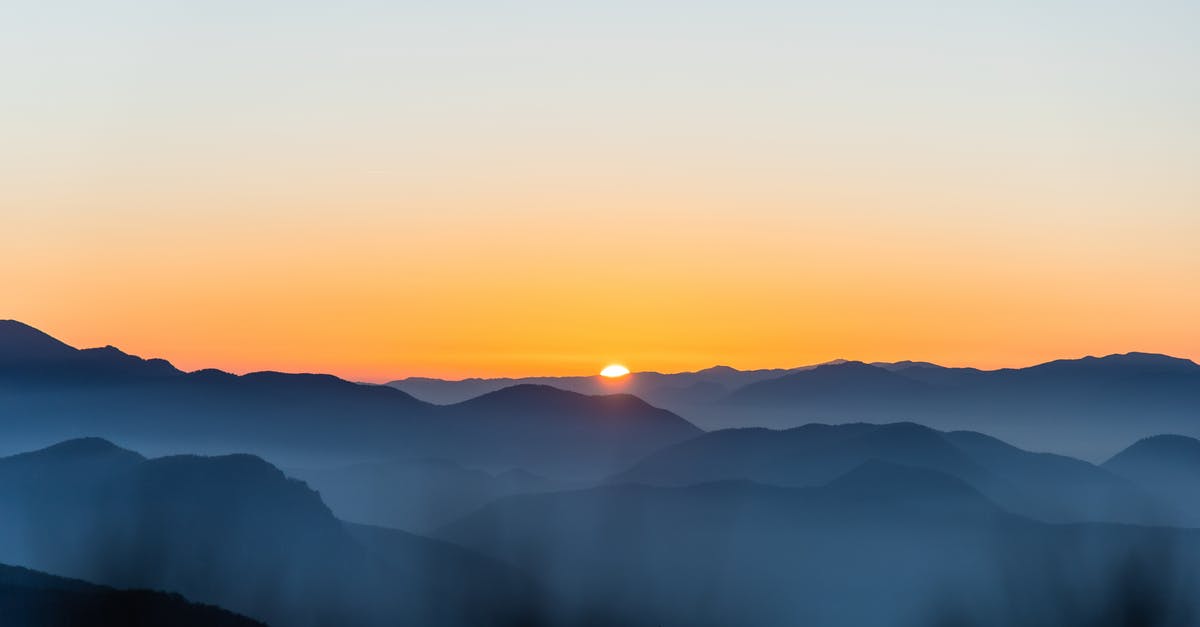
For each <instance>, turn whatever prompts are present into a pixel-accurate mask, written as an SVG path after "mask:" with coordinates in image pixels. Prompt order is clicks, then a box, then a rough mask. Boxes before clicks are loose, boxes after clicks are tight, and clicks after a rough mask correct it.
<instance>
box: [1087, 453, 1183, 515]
mask: <svg viewBox="0 0 1200 627" xmlns="http://www.w3.org/2000/svg"><path fill="white" fill-rule="evenodd" d="M1103 466H1104V468H1105V469H1106V470H1109V471H1111V472H1112V473H1113V474H1116V475H1119V476H1121V477H1124V478H1125V479H1128V480H1129V481H1130V482H1132V483H1134V484H1136V485H1137V486H1138V487H1139V488H1141V489H1142V490H1145V491H1146V492H1147V493H1150V494H1153V495H1155V496H1156V497H1158V499H1159V501H1160V502H1163V503H1169V504H1171V506H1172V510H1173V513H1174V514H1175V515H1176V516H1177V517H1178V519H1177V520H1176V522H1177V523H1178V524H1180V525H1186V526H1191V527H1195V526H1200V440H1196V439H1195V438H1189V437H1184V436H1179V435H1157V436H1153V437H1149V438H1145V439H1143V440H1140V441H1138V442H1136V443H1134V444H1133V445H1131V446H1130V447H1129V448H1127V449H1125V450H1123V451H1121V452H1120V453H1117V454H1116V455H1114V456H1113V457H1112V459H1109V460H1108V461H1106V462H1104V464H1103Z"/></svg>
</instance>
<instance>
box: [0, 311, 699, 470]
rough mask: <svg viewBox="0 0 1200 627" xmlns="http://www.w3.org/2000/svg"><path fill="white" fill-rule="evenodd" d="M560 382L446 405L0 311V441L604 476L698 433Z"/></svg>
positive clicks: (19, 446) (297, 461) (7, 446)
mask: <svg viewBox="0 0 1200 627" xmlns="http://www.w3.org/2000/svg"><path fill="white" fill-rule="evenodd" d="M555 392H556V391H553V390H551V391H547V390H538V389H528V388H519V389H518V391H516V392H507V393H497V394H498V396H494V397H493V396H489V397H487V398H484V399H478V400H476V401H472V402H466V403H460V404H458V405H455V406H449V407H441V406H436V405H432V404H429V403H425V402H423V401H419V400H417V399H415V398H413V397H412V396H410V395H408V394H406V393H404V392H401V391H400V390H397V389H394V388H391V387H387V386H379V385H364V384H357V383H352V382H349V381H344V380H342V379H339V378H337V377H333V376H330V375H319V374H284V373H278V372H255V373H249V374H245V375H241V376H238V375H233V374H229V373H225V372H221V371H219V370H200V371H197V372H190V373H188V372H182V371H179V370H177V369H175V368H174V367H172V366H171V365H170V364H169V363H167V362H165V361H162V360H155V359H150V360H145V359H141V358H139V357H135V356H132V355H127V354H125V353H122V352H121V351H119V350H117V349H115V348H111V347H106V348H102V349H84V350H78V349H75V348H72V347H70V346H67V345H66V344H63V343H62V342H59V341H57V340H55V339H53V338H51V337H50V336H48V335H46V334H44V333H42V332H40V331H37V330H36V329H33V328H32V327H28V326H26V325H23V324H20V323H16V322H12V321H9V322H6V323H4V324H0V436H3V437H0V453H4V452H7V453H12V452H17V451H20V450H28V449H31V448H37V447H41V446H45V445H47V444H49V443H51V442H56V441H60V440H63V439H69V438H77V437H83V436H102V437H108V438H113V439H118V440H120V441H122V442H125V443H127V444H129V445H130V446H133V447H136V448H137V449H139V450H143V451H146V452H149V453H151V454H155V455H164V454H172V453H182V452H190V453H206V454H221V453H229V452H234V451H244V452H251V453H255V454H258V455H262V456H264V457H267V458H269V459H272V460H273V461H276V462H278V463H281V464H284V465H287V466H295V467H316V466H330V465H345V464H353V463H361V462H367V461H371V462H374V461H391V460H397V459H424V458H444V459H448V460H450V461H453V462H455V463H459V464H462V465H465V466H471V467H487V468H490V469H496V470H505V469H508V468H525V469H527V470H530V471H532V472H535V473H538V474H546V473H551V472H556V471H557V470H558V469H560V468H565V469H567V470H569V471H571V472H572V473H579V474H588V475H593V476H601V475H604V474H608V473H611V472H614V471H616V470H618V469H619V468H620V467H621V466H622V465H625V464H627V463H628V462H629V461H631V460H632V458H633V457H636V456H637V455H640V454H642V453H644V452H648V451H649V450H653V449H655V448H657V447H660V446H664V445H666V444H670V443H673V442H676V441H678V440H679V439H682V438H684V437H690V436H691V435H694V434H696V433H699V430H698V429H696V428H695V427H694V426H692V425H691V424H689V423H687V422H686V421H685V420H683V419H682V418H680V417H678V416H675V415H673V414H670V413H669V412H666V411H663V410H658V409H655V408H653V407H650V406H648V405H646V404H645V403H642V402H640V401H636V400H635V399H631V398H628V397H617V398H615V399H611V400H606V399H605V398H604V397H590V396H587V397H585V396H583V395H578V394H576V395H574V396H571V397H569V398H560V397H558V396H555ZM641 420H646V421H647V423H646V424H642V423H641V422H640V421H641ZM506 422H512V423H513V424H512V425H511V426H509V425H507V424H506ZM533 442H536V443H537V446H533V445H531V443H533ZM597 443H599V447H597Z"/></svg>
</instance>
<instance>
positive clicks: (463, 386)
mask: <svg viewBox="0 0 1200 627" xmlns="http://www.w3.org/2000/svg"><path fill="white" fill-rule="evenodd" d="M807 367H808V366H805V367H804V368H807ZM793 370H794V369H782V368H775V369H765V370H737V369H734V368H730V367H729V366H713V367H711V368H705V369H704V370H697V371H695V372H679V373H672V374H664V373H661V372H635V373H633V374H631V375H628V376H625V377H621V378H620V379H609V378H606V377H602V376H599V375H593V376H584V377H526V378H521V379H512V378H497V379H478V378H474V379H462V380H457V381H454V380H445V379H432V378H428V377H410V378H407V379H399V380H396V381H392V382H390V383H388V385H389V386H392V387H394V388H396V389H399V390H403V391H405V392H407V393H409V394H412V395H413V396H415V397H417V398H419V399H422V400H425V401H428V402H431V403H437V404H439V405H452V404H454V403H461V402H462V401H465V400H469V399H472V398H475V397H476V396H481V395H483V394H487V393H489V392H495V391H497V390H501V389H504V388H507V387H512V386H514V385H548V386H552V387H556V388H558V389H560V390H567V391H570V392H578V393H580V394H611V393H613V392H623V393H626V394H633V395H635V396H637V397H638V398H642V399H645V400H646V401H647V402H649V403H652V404H655V405H659V406H664V407H667V406H670V407H675V406H677V405H678V406H682V407H686V406H689V405H690V404H692V403H694V402H696V401H697V400H700V401H705V402H707V401H713V400H716V399H718V398H720V397H722V396H724V395H726V394H728V393H729V391H731V390H734V389H736V388H738V387H741V386H743V385H746V384H748V383H753V382H755V381H761V380H763V379H771V378H775V377H778V376H781V375H784V374H787V373H788V372H792V371H793Z"/></svg>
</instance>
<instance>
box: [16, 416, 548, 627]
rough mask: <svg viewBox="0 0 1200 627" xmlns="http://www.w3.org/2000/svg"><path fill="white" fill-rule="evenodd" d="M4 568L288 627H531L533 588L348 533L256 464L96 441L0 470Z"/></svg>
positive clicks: (500, 571) (295, 487) (445, 555)
mask: <svg viewBox="0 0 1200 627" xmlns="http://www.w3.org/2000/svg"><path fill="white" fill-rule="evenodd" d="M0 510H2V511H4V512H5V516H4V517H3V518H0V561H2V562H7V563H16V564H21V565H25V566H29V567H32V568H37V569H39V570H45V571H49V572H54V573H60V574H64V575H69V576H73V577H79V578H82V579H85V580H88V581H94V582H97V583H103V584H107V585H112V586H117V587H121V588H148V589H157V590H167V591H172V592H178V593H180V594H183V595H185V596H186V597H188V598H189V599H194V600H197V601H200V602H204V603H212V604H215V605H219V606H221V607H224V608H228V609H230V610H233V611H236V612H239V613H242V614H245V615H247V616H252V617H254V618H258V619H261V620H265V621H267V622H268V623H270V624H272V625H276V626H277V627H283V626H287V625H300V626H303V625H324V624H338V625H391V624H397V623H398V622H402V621H412V622H414V623H418V624H445V625H478V624H493V625H505V624H525V623H528V622H531V621H534V620H535V617H534V616H533V615H532V612H533V609H532V608H534V607H535V605H534V602H533V601H534V600H533V598H532V597H531V596H530V595H531V591H530V589H529V588H528V584H527V583H526V581H525V579H524V578H523V577H522V576H520V575H518V574H517V573H515V572H513V571H512V570H510V569H508V568H506V567H504V566H502V565H500V564H498V563H495V562H493V561H491V560H488V559H486V558H483V557H480V556H478V555H474V554H472V553H470V552H467V551H464V550H462V549H460V548H458V547H454V546H450V545H446V544H444V543H441V542H437V541H434V540H430V539H427V538H422V537H420V536H414V535H411V534H404V533H400V532H393V531H385V530H378V531H370V530H366V531H364V530H362V529H361V528H357V527H355V528H348V527H347V526H346V525H345V524H344V523H342V522H341V521H339V520H337V519H336V518H334V516H333V515H332V514H331V513H330V511H329V509H328V508H327V507H326V506H325V505H324V503H322V502H321V500H320V498H319V497H318V495H317V494H316V493H315V492H313V491H312V490H310V489H309V488H308V487H307V486H305V485H304V484H303V483H301V482H299V481H296V480H292V479H288V478H287V477H285V476H284V475H283V473H281V472H280V471H278V470H277V469H275V468H274V467H272V466H270V465H269V464H267V463H266V462H264V461H262V460H261V459H259V458H257V457H252V456H249V455H230V456H223V457H196V456H171V457H162V458H157V459H146V458H143V457H142V456H140V455H138V454H136V453H133V452H131V451H128V450H124V449H121V448H119V447H116V446H114V445H112V444H111V443H109V442H107V441H104V440H100V439H94V438H93V439H87V440H78V441H71V442H65V443H62V444H59V445H56V446H53V447H50V448H47V449H44V450H40V451H36V452H33V453H27V454H22V455H17V456H13V457H8V458H3V459H0Z"/></svg>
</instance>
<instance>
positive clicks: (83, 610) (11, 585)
mask: <svg viewBox="0 0 1200 627" xmlns="http://www.w3.org/2000/svg"><path fill="white" fill-rule="evenodd" d="M0 617H2V621H3V624H4V625H5V627H55V626H63V627H66V626H68V625H69V626H71V627H157V626H161V625H171V626H172V627H255V626H258V627H263V624H262V623H259V622H257V621H253V620H250V619H249V618H245V617H242V616H238V615H237V614H234V613H232V612H227V611H225V610H223V609H220V608H217V607H213V606H208V605H197V604H194V603H188V602H187V600H185V599H184V598H183V597H181V596H178V595H174V594H164V593H162V592H152V591H149V590H117V589H115V588H110V587H107V586H97V585H94V584H90V583H87V582H84V581H80V580H78V579H67V578H64V577H54V576H52V575H47V574H45V573H39V572H36V571H32V570H29V569H26V568H19V567H15V566H3V565H0Z"/></svg>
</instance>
